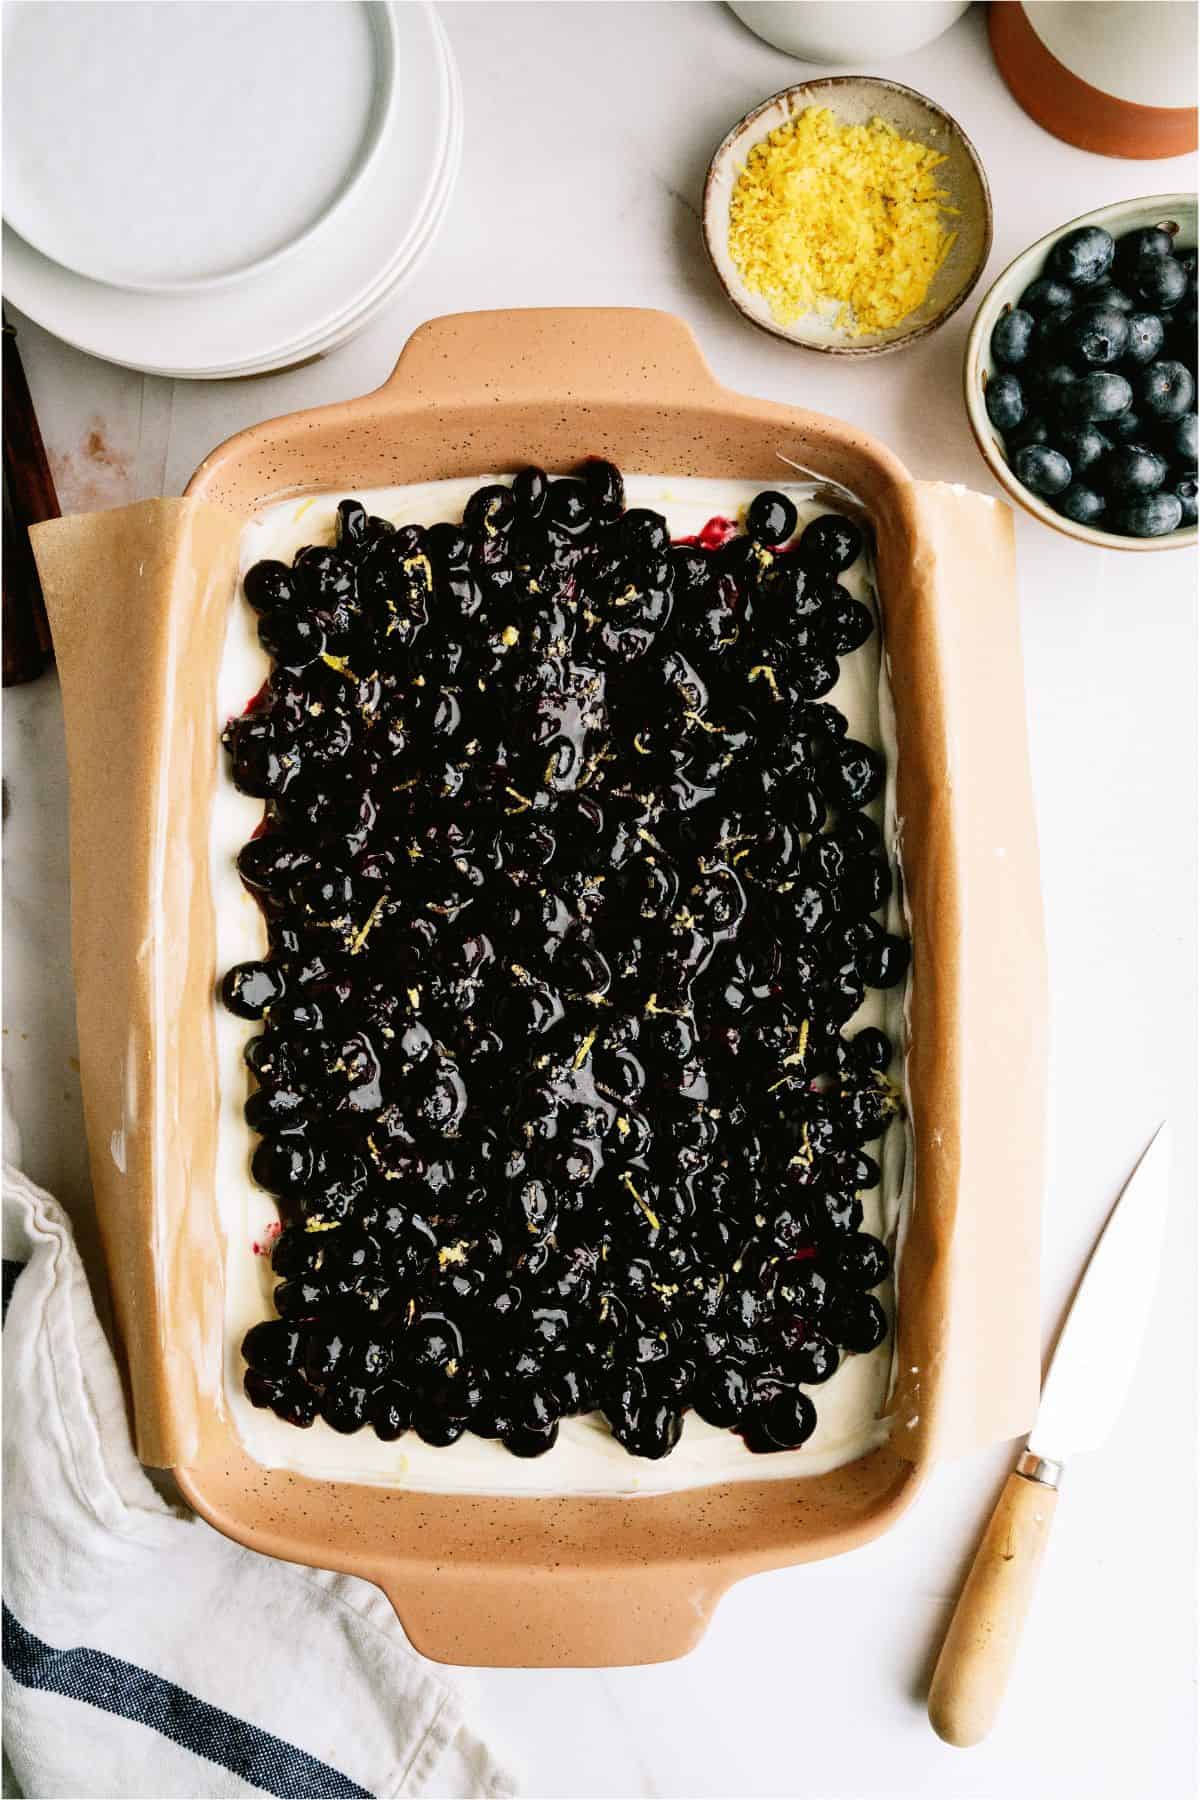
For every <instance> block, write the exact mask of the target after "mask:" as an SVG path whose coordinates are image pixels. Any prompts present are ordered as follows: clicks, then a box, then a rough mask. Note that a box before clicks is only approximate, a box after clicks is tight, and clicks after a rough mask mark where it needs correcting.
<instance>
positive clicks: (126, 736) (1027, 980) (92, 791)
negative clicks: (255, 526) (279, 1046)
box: [35, 310, 1045, 1665]
mask: <svg viewBox="0 0 1200 1800" xmlns="http://www.w3.org/2000/svg"><path fill="white" fill-rule="evenodd" d="M588 454H600V455H605V456H609V457H611V458H613V459H614V460H615V461H616V462H618V463H619V464H620V465H621V466H622V467H623V468H625V469H626V470H636V471H643V472H648V473H649V472H655V473H660V474H679V475H707V476H729V477H742V476H744V477H751V478H754V479H760V480H762V481H763V482H764V484H765V483H768V482H770V481H771V480H778V479H780V478H782V477H785V476H787V475H788V474H790V473H792V472H793V471H792V470H791V469H790V468H789V467H788V466H787V461H781V459H788V460H790V462H791V463H795V464H800V465H802V466H803V467H804V468H805V469H808V470H811V471H813V472H814V473H815V474H816V475H818V476H819V477H821V478H823V479H825V480H828V481H831V482H837V483H839V484H841V485H842V486H843V487H845V488H849V489H850V490H852V492H853V493H854V494H856V495H857V496H859V498H860V499H861V501H862V502H863V504H864V505H865V506H866V508H867V509H868V511H869V513H870V516H871V519H872V521H873V524H874V529H875V534H876V541H877V560H878V575H879V585H880V590H881V599H882V606H883V612H884V615H885V633H886V644H887V651H888V655H889V658H890V664H891V673H892V686H893V693H894V701H895V709H896V715H897V730H898V740H899V745H900V751H899V757H898V770H897V779H898V798H899V810H900V813H901V815H902V819H903V861H904V871H905V879H906V890H907V898H908V904H909V907H910V910H911V918H912V933H913V943H914V975H913V983H912V1011H911V1047H910V1059H909V1078H910V1088H911V1101H912V1130H913V1134H914V1141H915V1152H916V1189H915V1201H914V1204H913V1207H912V1213H911V1218H910V1219H909V1221H908V1226H907V1232H906V1236H905V1240H904V1243H903V1250H902V1255H901V1257H900V1262H899V1275H898V1362H897V1367H898V1378H897V1387H896V1392H895V1396H894V1416H895V1427H894V1430H893V1434H892V1437H891V1440H890V1442H889V1444H888V1445H887V1446H885V1447H884V1448H882V1449H879V1450H875V1451H873V1452H872V1453H871V1454H869V1455H867V1456H865V1457H863V1458H861V1459H860V1460H858V1461H857V1462H854V1463H852V1464H850V1465H848V1466H846V1467H843V1468H841V1469H839V1470H837V1471H836V1472H834V1473H832V1474H828V1475H823V1476H819V1477H809V1478H806V1479H801V1480H764V1481H753V1482H746V1483H734V1484H729V1485H725V1486H718V1487H711V1488H707V1489H700V1490H691V1491H688V1492H684V1493H681V1494H676V1495H660V1496H639V1497H636V1498H633V1499H613V1498H586V1497H585V1498H569V1499H514V1498H499V1497H488V1496H482V1497H475V1496H461V1495H458V1496H455V1495H449V1496H441V1495H428V1494H421V1493H411V1492H404V1491H399V1490H393V1489H388V1488H383V1487H377V1486H368V1485H356V1484H354V1483H351V1482H349V1481H345V1482H342V1481H338V1482H330V1481H319V1480H312V1479H307V1478H302V1477H299V1476H295V1475H291V1474H288V1473H286V1472H282V1471H278V1470H272V1469H268V1468H264V1467H261V1466H259V1465H258V1464H256V1463H255V1462H253V1461H251V1460H250V1458H249V1457H248V1455H247V1454H246V1452H245V1451H244V1449H243V1448H242V1446H241V1444H240V1443H239V1441H238V1440H237V1438H236V1436H235V1433H234V1429H233V1426H232V1423H231V1421H230V1418H229V1414H228V1410H227V1408H226V1407H225V1405H224V1404H223V1401H222V1349H223V1341H224V1336H225V1323H224V1319H223V1267H224V1261H223V1256H224V1251H223V1245H222V1241H221V1231H220V1227H219V1224H218V1220H217V1208H216V1197H215V1194H214V1174H213V1168H214V1129H215V1110H216V1064H215V1052H214V1036H213V1022H214V1008H213V986H214V982H215V980H216V977H217V973H218V971H217V970H216V967H215V963H214V953H213V905H212V897H211V894H210V891H209V883H208V876H207V857H206V845H207V833H208V829H209V816H210V810H211V804H212V796H213V791H214V782H215V776H216V767H217V755H218V730H219V725H220V721H219V720H218V719H217V717H216V713H215V701H214V690H215V679H216V672H217V667H218V660H219V656H220V652H221V646H222V641H223V636H224V630H225V624H226V620H227V617H228V609H229V607H230V604H231V603H232V600H233V597H234V592H235V570H236V553H237V542H238V537H239V534H240V531H241V528H242V525H243V523H244V521H245V518H246V516H247V515H249V514H251V513H253V512H255V511H256V510H258V509H260V508H262V507H264V506H265V505H267V504H268V503H270V502H273V501H276V500H279V499H281V498H283V497H286V496H289V495H294V494H301V493H305V492H310V491H312V492H315V491H327V490H331V489H339V490H344V491H349V490H354V489H361V488H370V487H381V486H385V485H389V484H392V483H403V482H411V481H420V480H428V479H432V478H436V477H441V476H451V475H463V474H474V473H482V472H485V471H488V470H495V469H511V468H514V467H519V466H520V465H521V464H523V463H525V462H529V461H536V462H539V463H542V464H544V465H545V466H547V467H549V468H550V469H551V470H554V471H563V470H566V469H568V468H570V467H571V466H572V465H573V464H575V463H576V462H577V461H578V460H579V459H581V458H582V457H583V456H585V455H588ZM35 538H36V548H37V553H38V558H39V563H40V566H41V569H42V574H43V578H44V583H45V586H46V593H47V600H48V603H49V607H50V613H51V618H52V622H53V627H54V634H55V640H56V644H57V650H58V660H59V667H60V669H61V673H62V682H63V690H64V696H65V705H66V713H67V729H68V749H69V756H70V773H71V831H72V883H73V903H74V958H75V974H76V984H77V991H78V1011H79V1034H80V1054H81V1061H82V1073H83V1083H84V1093H85V1104H86V1111H87V1125H88V1134H89V1142H90V1147H91V1155H92V1163H93V1171H94V1180H95V1188H96V1196H97V1202H98V1205H99V1208H100V1214H101V1220H102V1224H103V1227H104V1230H105V1234H106V1241H107V1247H108V1256H109V1264H110V1269H111V1273H112V1279H113V1286H114V1290H115V1298H116V1304H117V1313H118V1318H119V1323H120V1330H121V1334H122V1339H123V1348H124V1353H125V1358H126V1361H127V1365H128V1370H129V1376H130V1384H131V1388H132V1393H133V1401H134V1411H135V1417H136V1426H137V1436H138V1445H139V1452H140V1454H141V1456H142V1458H143V1460H144V1461H146V1462H149V1463H156V1464H162V1465H168V1466H172V1467H173V1468H174V1470H175V1473H176V1476H177V1478H178V1480H179V1483H180V1486H181V1487H182V1489H183V1491H184V1493H185V1494H186V1495H187V1497H188V1499H189V1500H190V1501H191V1502H192V1504H193V1505H194V1506H195V1507H196V1509H197V1510H198V1511H199V1512H200V1513H202V1514H203V1515H204V1516H205V1517H206V1518H207V1519H209V1520H210V1521H211V1522H212V1523H213V1524H214V1525H215V1526H217V1527H218V1529H220V1530H221V1531H224V1532H226V1533H227V1534H228V1535H229V1536H231V1537H233V1538H236V1539H238V1540H239V1541H241V1542H243V1543H245V1544H248V1545H251V1546H253V1547H254V1548H256V1549H258V1550H261V1551H264V1552H266V1553H268V1554H270V1555H274V1556H280V1557H284V1558H286V1559H288V1560H290V1561H294V1562H303V1563H312V1564H316V1565H319V1566H323V1567H327V1568H333V1569H341V1570H347V1571H350V1572H352V1573H354V1574H358V1575H362V1576H365V1577H367V1578H368V1579H369V1580H371V1581H374V1582H377V1583H378V1584H379V1585H380V1586H381V1587H382V1588H384V1589H385V1590H386V1592H387V1593H388V1594H389V1596H390V1597H391V1598H392V1600H393V1601H394V1603H395V1605H396V1608H397V1611H398V1612H399V1614H400V1616H401V1618H402V1620H403V1622H404V1625H405V1627H406V1629H407V1631H408V1633H409V1636H410V1637H411V1639H412V1640H413V1642H414V1644H415V1645H416V1646H417V1648H418V1649H420V1650H422V1651H424V1652H425V1653H426V1654H427V1655H429V1656H432V1657H434V1658H436V1659H438V1660H441V1661H449V1662H459V1663H496V1664H556V1663H557V1664H587V1665H596V1664H609V1663H635V1662H650V1661H657V1660H662V1659H666V1658H670V1657H674V1656H679V1655H681V1654H682V1653H683V1652H685V1651H686V1650H687V1649H688V1648H689V1647H690V1646H691V1645H693V1644H694V1643H695V1642H696V1640H697V1639H698V1638H699V1636H700V1634H701V1633H702V1631H703V1630H704V1627H705V1623H706V1621H707V1619H708V1617H709V1615H710V1613H711V1611H712V1609H713V1607H714V1605H715V1604H716V1602H717V1600H718V1599H719V1597H720V1595H721V1594H722V1592H723V1591H724V1590H725V1589H726V1588H727V1587H729V1586H730V1584H731V1583H732V1582H734V1581H736V1580H738V1579H740V1578H741V1577H742V1576H745V1575H749V1574H752V1573H754V1572H756V1571H758V1570H763V1569H769V1568H772V1567H776V1566H779V1565H782V1564H788V1563H796V1562H802V1561H807V1560H813V1559H815V1558H818V1557H824V1556H829V1555H832V1554H834V1553H835V1552H838V1551H842V1550H848V1549H851V1548H853V1547H854V1546H855V1545H857V1544H861V1543H864V1542H865V1541H866V1540H868V1539H869V1538H871V1537H874V1536H876V1535H877V1534H878V1533H879V1532H881V1531H883V1530H885V1529H886V1528H887V1526H888V1525H890V1524H891V1523H892V1522H893V1521H894V1520H895V1519H896V1518H897V1517H898V1516H899V1514H900V1513H901V1512H902V1511H903V1510H904V1508H905V1507H906V1506H908V1505H909V1504H910V1503H911V1501H912V1499H913V1497H914V1496H915V1494H916V1492H917V1489H918V1487H919V1486H920V1483H921V1481H922V1480H923V1478H924V1476H925V1475H926V1474H927V1472H928V1470H929V1468H930V1465H931V1462H932V1460H933V1459H934V1457H935V1456H938V1455H947V1454H952V1453H954V1452H956V1451H959V1450H962V1449H964V1448H966V1447H969V1446H972V1445H974V1444H978V1443H983V1442H987V1441H989V1440H992V1439H996V1438H1000V1437H1006V1436H1011V1435H1014V1434H1015V1433H1017V1432H1018V1431H1020V1430H1022V1429H1023V1428H1025V1427H1027V1426H1028V1425H1029V1423H1030V1421H1031V1419H1032V1416H1033V1411H1034V1407H1035V1400H1036V1393H1037V1382H1038V1333H1037V1281H1036V1267H1037V1246H1038V1218H1039V1205H1040V1197H1041V1178H1042V1136H1043V1105H1044V1078H1045V1049H1044V1020H1045V986H1044V970H1043V951H1042V936H1041V910H1040V898H1039V889H1038V877H1037V855H1036V845H1035V839H1034V829H1033V818H1032V806H1031V798H1030V786H1029V773H1028V765H1027V757H1026V748H1025V724H1024V698H1023V685H1022V675H1021V665H1020V652H1019V643H1018V633H1017V608H1016V592H1015V581H1014V572H1013V553H1012V533H1011V519H1010V515H1009V514H1008V511H1007V509H1006V508H1005V507H1003V506H1001V505H998V504H996V503H994V502H992V501H990V500H986V499H983V498H981V497H979V496H974V495H968V494H966V493H965V492H964V491H963V490H961V489H951V488H947V487H942V486H931V485H925V484H921V483H915V482H913V481H912V480H911V478H910V477H909V475H908V474H907V472H906V471H905V469H904V468H903V467H902V466H901V464H900V463H899V462H898V461H897V460H896V458H895V457H894V456H893V455H891V453H890V452H889V451H888V450H886V449H885V448H884V447H883V446H882V445H880V444H878V443H876V442H874V441H873V440H871V439H870V438H868V437H866V436H865V435H863V434H862V433H860V432H858V431H855V430H854V429H853V428H851V427H849V426H847V425H844V424H841V423H839V422H837V421H835V420H832V419H827V418H822V417H820V416H818V415H816V414H812V413H807V412H804V411H801V410H797V409H795V408H791V407H785V406H779V405H775V404H773V403H771V402H768V401H764V400H754V399H748V398H746V397H744V396H741V395H738V394H734V393H731V392H729V391H728V390H726V389H724V388H722V387H720V386H719V385H718V383H717V382H716V381H715V380H714V378H713V376H712V374H711V373H710V372H709V370H708V368H707V367H706V365H705V364H704V362H703V360H702V359H701V356H700V354H699V351H698V349H697V346H696V344H695V341H694V339H693V338H692V335H691V333H690V332H689V330H688V329H687V327H686V326H684V325H683V324H682V323H681V322H680V321H679V320H677V319H674V318H672V317H670V316H669V315H665V314H661V313H654V312H641V311H616V310H614V311H590V310H589V311H545V312H543V311H530V312H510V313H491V314H488V313H479V314H467V315H462V316H458V317H453V318H445V319H439V320H435V321H433V322H432V323H431V324H428V325H426V326H424V327H422V329H421V330H419V331H418V332H416V333H415V334H414V336H413V337H412V339H411V340H410V341H409V343H408V345H407V346H406V348H405V350H404V353H403V355H402V356H401V358H400V361H399V363H398V365H397V367H396V370H395V372H394V374H393V375H392V377H391V378H390V380H389V381H388V382H387V383H385V385H384V386H383V387H382V388H380V389H379V390H378V392H376V393H373V394H370V395H368V396H366V397H365V398H363V399H360V400H354V401H350V402H348V403H346V404H344V405H339V406H331V407H325V408H321V409H319V410H317V411H313V412H308V413H299V414H295V415H293V416H291V417H289V418H284V419H278V420H275V421H273V422H271V423H269V424H265V425H261V426H256V427H255V428H253V429H252V430H250V431H248V432H244V433H243V434H242V435H241V436H239V437H236V438H233V439H232V440H231V441H230V442H229V443H227V444H225V445H223V446H222V447H221V448H220V449H218V450H217V451H215V452H214V453H213V454H212V455H211V456H209V457H208V458H207V459H206V461H205V462H204V463H203V464H202V465H201V467H200V469H199V470H198V471H197V472H196V474H195V476H194V477H193V479H192V482H191V484H190V487H189V489H188V495H187V497H186V498H185V499H183V500H179V501H151V502H147V503H144V504H143V505H140V506H136V507H131V508H126V509H123V510H122V511H119V512H116V513H109V514H101V515H94V516H92V517H89V518H77V519H70V520H65V521H61V522H59V523H57V524H54V525H50V526H45V527H41V528H39V530H38V532H37V533H36V534H35ZM968 1027H969V1029H968Z"/></svg>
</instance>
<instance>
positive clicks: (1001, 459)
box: [963, 194, 1196, 550]
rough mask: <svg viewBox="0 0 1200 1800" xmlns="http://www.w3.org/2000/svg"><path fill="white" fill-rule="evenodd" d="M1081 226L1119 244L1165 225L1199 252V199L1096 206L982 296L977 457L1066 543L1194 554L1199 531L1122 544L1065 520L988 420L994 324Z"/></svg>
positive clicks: (970, 362)
mask: <svg viewBox="0 0 1200 1800" xmlns="http://www.w3.org/2000/svg"><path fill="white" fill-rule="evenodd" d="M1077 225H1102V226H1103V227H1104V229H1105V231H1108V232H1111V233H1112V235H1113V237H1121V236H1122V235H1123V234H1124V233H1125V232H1127V231H1136V230H1138V228H1139V227H1141V226H1145V225H1163V226H1166V227H1167V228H1168V229H1170V230H1172V232H1173V235H1174V236H1175V239H1176V243H1177V244H1178V246H1179V248H1180V249H1181V250H1194V249H1195V248H1196V196H1195V195H1194V194H1149V195H1147V196H1146V197H1145V198H1143V199H1141V200H1120V201H1118V202H1117V203H1116V204H1115V205H1112V206H1100V207H1097V209H1096V211H1095V212H1090V213H1084V214H1083V215H1082V216H1081V217H1080V218H1078V219H1068V220H1067V221H1066V223H1065V224H1062V225H1058V226H1056V227H1055V229H1054V230H1053V231H1048V232H1047V233H1046V235H1045V237H1041V238H1039V239H1038V241H1037V243H1036V244H1031V245H1030V246H1029V249H1028V250H1024V251H1022V253H1021V255H1020V256H1018V257H1017V258H1016V259H1015V261H1013V262H1010V263H1009V265H1008V267H1007V269H1005V271H1004V273H1003V275H1001V276H1000V278H999V280H997V281H995V282H993V284H992V286H991V287H990V288H989V289H988V291H987V293H986V294H985V296H984V299H983V303H982V305H981V306H980V308H979V311H978V312H977V313H976V315H975V323H974V324H973V325H972V327H971V335H970V336H969V337H968V339H967V353H966V358H965V361H964V363H963V394H964V398H965V400H966V405H967V417H968V419H969V420H970V423H971V430H972V432H973V433H974V437H975V442H976V443H977V444H978V445H979V450H980V454H981V455H982V457H983V460H984V461H985V462H986V464H987V466H988V468H989V469H990V470H991V471H992V474H993V475H994V476H995V477H996V480H997V481H998V482H999V483H1000V485H1001V487H1002V488H1003V489H1004V490H1005V492H1006V493H1007V494H1009V495H1010V496H1011V498H1012V499H1013V500H1015V501H1016V503H1017V505H1018V506H1022V507H1024V509H1025V511H1026V512H1027V513H1032V514H1033V516H1034V518H1035V519H1040V520H1041V522H1042V524H1043V525H1049V526H1051V527H1052V528H1053V530H1055V531H1061V532H1062V533H1063V535H1064V536H1065V537H1073V538H1077V539H1078V540H1079V542H1080V543H1081V544H1094V545H1097V546H1098V547H1099V548H1101V549H1104V550H1183V549H1187V548H1190V547H1191V546H1193V545H1194V544H1195V542H1196V527H1195V526H1194V525H1188V526H1184V527H1182V528H1181V529H1180V530H1179V531H1172V532H1171V533H1170V534H1169V535H1168V536H1166V537H1157V538H1132V537H1121V536H1120V535H1119V534H1118V533H1117V532H1115V531H1097V530H1096V529H1095V527H1094V526H1091V525H1076V524H1075V522H1074V521H1073V520H1072V519H1064V518H1063V516H1062V514H1061V513H1057V512H1055V510H1054V508H1053V507H1052V506H1051V505H1049V503H1048V502H1047V501H1045V500H1043V499H1041V497H1040V496H1039V495H1037V494H1033V493H1031V492H1030V491H1029V489H1028V488H1027V487H1025V486H1024V485H1023V484H1022V483H1021V482H1019V481H1018V480H1017V478H1016V476H1015V475H1014V474H1013V472H1012V470H1011V469H1010V468H1009V466H1008V457H1007V455H1006V453H1005V449H1004V441H1003V439H1002V438H1001V436H1000V433H999V432H998V431H997V430H996V427H995V426H994V425H993V424H992V422H991V420H990V419H989V418H988V415H987V407H986V405H985V404H984V395H985V393H986V390H987V384H988V382H989V381H990V380H991V378H992V375H993V374H994V373H995V364H994V363H993V361H992V349H991V345H992V331H993V328H994V327H995V324H996V320H997V319H998V318H999V317H1000V315H1001V313H1003V312H1006V311H1008V310H1010V309H1011V308H1012V307H1014V306H1015V305H1016V303H1017V301H1018V300H1019V298H1020V297H1021V295H1022V294H1023V293H1024V291H1025V289H1026V288H1027V287H1028V286H1029V283H1030V282H1031V281H1033V280H1034V279H1035V277H1036V276H1038V275H1040V274H1041V273H1042V269H1043V267H1044V265H1045V261H1046V258H1047V256H1048V255H1049V254H1050V250H1051V248H1052V247H1053V245H1054V244H1056V243H1057V242H1058V240H1059V238H1060V237H1063V236H1064V235H1065V234H1066V233H1067V232H1068V231H1074V229H1075V227H1076V226H1077Z"/></svg>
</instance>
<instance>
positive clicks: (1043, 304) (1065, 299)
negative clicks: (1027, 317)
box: [1017, 275, 1075, 319]
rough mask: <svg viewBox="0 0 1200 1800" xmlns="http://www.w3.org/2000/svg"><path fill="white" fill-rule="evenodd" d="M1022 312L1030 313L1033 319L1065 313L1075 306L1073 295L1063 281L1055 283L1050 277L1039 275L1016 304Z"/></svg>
mask: <svg viewBox="0 0 1200 1800" xmlns="http://www.w3.org/2000/svg"><path fill="white" fill-rule="evenodd" d="M1017 304H1018V306H1019V307H1020V308H1021V309H1022V311H1024V312H1027V313H1032V314H1033V316H1034V318H1035V319H1040V318H1042V317H1043V316H1044V315H1045V314H1046V313H1051V312H1061V313H1065V312H1068V311H1069V310H1070V308H1071V307H1072V306H1074V304H1075V294H1074V292H1073V290H1072V289H1071V288H1069V287H1068V286H1067V284H1066V282H1065V281H1056V280H1055V279H1054V277H1053V276H1051V275H1039V276H1038V278H1037V280H1036V281H1031V282H1030V284H1029V286H1028V287H1027V288H1026V289H1025V292H1024V293H1023V294H1022V295H1021V298H1020V300H1019V301H1018V302H1017Z"/></svg>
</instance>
